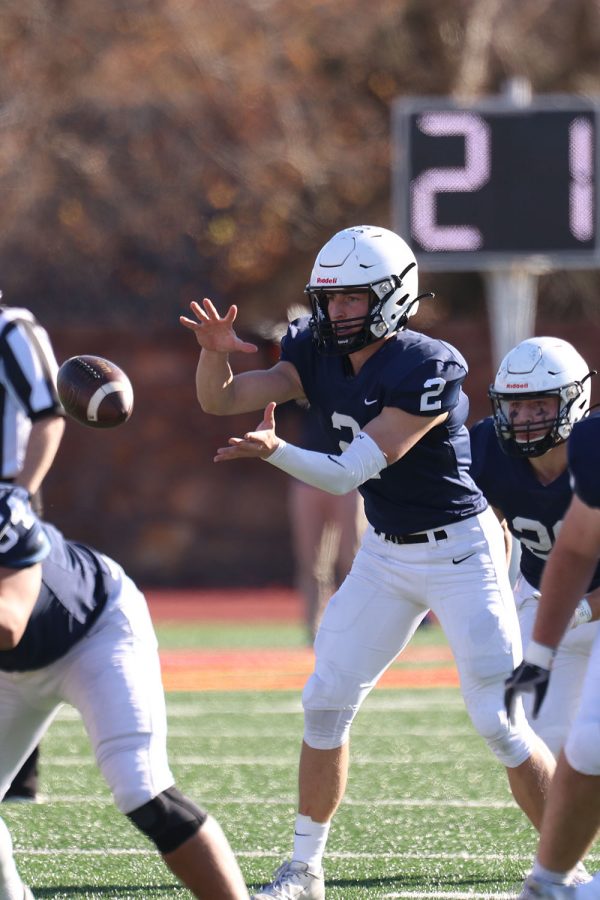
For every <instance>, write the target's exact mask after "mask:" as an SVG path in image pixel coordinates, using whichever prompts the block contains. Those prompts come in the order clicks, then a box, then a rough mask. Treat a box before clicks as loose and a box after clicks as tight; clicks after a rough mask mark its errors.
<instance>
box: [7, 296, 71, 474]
mask: <svg viewBox="0 0 600 900" xmlns="http://www.w3.org/2000/svg"><path fill="white" fill-rule="evenodd" d="M57 370H58V363H57V361H56V357H55V355H54V351H53V349H52V345H51V343H50V338H49V337H48V334H47V332H46V330H45V329H44V328H42V326H41V325H40V324H39V322H38V321H37V320H36V318H35V316H34V315H33V313H31V312H30V311H29V310H28V309H22V308H18V307H10V306H0V478H7V479H8V478H15V476H16V475H18V473H19V472H20V471H21V469H22V467H23V460H24V458H25V450H26V448H27V442H28V440H29V433H30V431H31V425H32V422H35V421H36V420H38V419H43V418H44V417H46V416H55V415H63V409H62V406H61V404H60V401H59V399H58V395H57V393H56V372H57Z"/></svg>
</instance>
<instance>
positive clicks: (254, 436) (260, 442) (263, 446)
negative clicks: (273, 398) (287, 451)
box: [214, 402, 282, 462]
mask: <svg viewBox="0 0 600 900" xmlns="http://www.w3.org/2000/svg"><path fill="white" fill-rule="evenodd" d="M275 406H276V404H275V403H273V402H271V403H267V405H266V407H265V412H264V415H263V419H262V422H260V423H259V424H258V425H257V426H256V430H255V431H248V432H246V434H245V435H244V436H243V437H241V438H237V437H231V438H229V441H228V443H229V446H228V447H219V449H218V450H217V453H216V456H215V457H214V462H227V461H228V460H231V459H267V458H268V457H269V456H270V455H271V453H273V451H274V450H276V449H277V447H278V446H279V444H280V443H282V442H281V438H278V437H277V435H276V434H275Z"/></svg>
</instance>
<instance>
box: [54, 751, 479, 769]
mask: <svg viewBox="0 0 600 900" xmlns="http://www.w3.org/2000/svg"><path fill="white" fill-rule="evenodd" d="M471 755H472V756H473V758H475V759H479V758H480V756H481V754H479V753H475V752H474V753H473V754H468V753H464V754H463V755H462V757H461V759H462V761H463V762H464V761H465V760H468V759H469V758H470V756H471ZM169 762H170V763H171V765H172V766H209V767H210V766H218V767H219V768H224V767H226V766H236V767H241V766H255V767H257V768H259V767H267V766H268V767H269V768H271V769H275V768H277V769H281V768H286V767H288V766H297V764H298V754H294V755H293V756H283V757H282V756H272V757H266V756H258V757H253V756H239V757H237V756H227V757H223V756H179V755H177V754H174V753H172V754H170V756H169ZM447 762H448V754H447V753H421V754H420V755H419V759H418V760H416V759H414V758H408V757H404V758H403V757H402V756H400V755H398V756H359V755H356V756H354V757H353V758H352V767H353V768H355V769H356V768H358V767H360V766H396V767H400V766H417V765H418V766H419V768H422V767H423V766H428V765H432V766H433V765H438V764H440V765H444V764H447ZM95 765H96V763H95V761H94V759H93V757H92V756H63V757H50V756H44V767H47V768H51V767H52V766H55V767H56V768H59V769H60V768H69V767H71V766H95Z"/></svg>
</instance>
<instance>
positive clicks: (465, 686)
mask: <svg viewBox="0 0 600 900" xmlns="http://www.w3.org/2000/svg"><path fill="white" fill-rule="evenodd" d="M306 292H307V294H308V297H309V300H310V303H311V309H312V315H311V316H310V317H306V318H302V319H298V320H296V321H295V322H293V323H291V324H290V327H289V329H288V332H287V334H286V336H285V337H284V339H283V341H282V351H281V359H280V360H279V362H277V363H276V364H275V365H274V366H273V367H272V368H270V369H268V370H261V371H247V372H243V373H240V374H238V375H234V374H233V372H232V370H231V368H230V365H229V353H231V352H234V351H241V352H247V353H251V352H253V351H254V350H255V349H256V348H255V347H254V345H253V344H250V343H248V342H245V341H243V340H241V339H240V338H239V337H238V336H237V335H236V333H235V331H234V327H233V326H234V322H235V318H236V314H237V309H236V307H235V306H232V307H230V309H229V310H228V312H227V313H226V314H225V316H223V317H221V316H220V315H219V313H218V312H217V310H216V309H215V307H214V305H213V304H212V303H211V301H210V300H208V299H205V300H204V302H203V305H200V304H198V303H192V305H191V309H192V312H193V314H194V318H193V319H192V318H186V317H182V318H181V322H182V324H183V325H184V326H185V327H187V328H189V329H191V330H192V331H193V332H194V334H195V336H196V339H197V341H198V343H199V344H200V346H201V352H200V359H199V362H198V368H197V375H196V387H197V394H198V400H199V402H200V405H201V406H202V408H203V409H204V410H205V411H206V412H209V413H213V414H217V415H229V414H233V413H241V412H249V411H251V410H257V409H261V410H262V409H264V414H263V419H262V421H261V423H260V424H259V426H258V427H257V429H256V430H255V431H253V432H250V433H248V434H246V435H244V436H243V437H241V438H237V437H235V438H231V439H230V441H229V445H228V446H227V447H223V448H220V449H219V450H218V451H217V454H216V457H215V459H216V461H217V462H219V463H221V462H225V461H228V460H232V459H239V458H253V457H254V458H257V457H258V458H261V459H265V460H267V462H269V463H271V464H273V465H275V466H277V467H279V468H281V469H283V470H284V471H286V472H288V473H289V474H291V475H293V476H294V477H296V478H299V479H300V480H302V481H305V482H307V483H308V484H313V485H316V486H317V487H319V488H322V489H324V490H327V491H330V492H331V493H340V494H343V493H346V492H348V491H351V490H353V489H354V488H356V487H359V489H360V492H361V494H362V496H363V498H364V502H365V512H366V516H367V520H368V522H369V526H368V528H367V530H366V533H365V535H364V538H363V541H362V544H361V547H360V549H359V551H358V553H357V555H356V558H355V560H354V564H353V566H352V569H351V571H350V573H349V574H348V576H347V577H346V579H345V580H344V582H343V584H342V585H341V587H340V588H339V590H338V591H337V592H336V593H335V594H334V596H333V597H332V599H331V600H330V601H329V604H328V606H327V608H326V610H325V613H324V615H323V618H322V620H321V623H320V626H319V630H318V633H317V637H316V641H315V656H316V661H315V670H314V673H313V674H312V675H311V677H310V678H309V680H308V682H307V684H306V686H305V688H304V692H303V698H302V699H303V707H304V740H303V744H302V751H301V756H300V775H299V789H300V798H299V812H298V815H297V818H296V827H295V835H294V848H293V855H292V859H291V861H289V862H286V863H284V864H283V865H282V866H281V867H280V869H279V870H278V871H277V873H276V875H275V878H274V880H273V882H272V884H270V885H267V886H266V887H265V888H263V889H262V891H259V893H258V894H256V895H255V896H256V897H271V898H278V900H285V898H292V897H293V898H297V900H322V898H323V897H324V896H325V888H324V876H323V871H322V857H323V854H324V849H325V844H326V840H327V834H328V830H329V826H330V822H331V819H332V816H333V815H334V813H335V810H336V808H337V806H338V804H339V803H340V801H341V799H342V796H343V794H344V790H345V786H346V778H347V770H348V752H349V751H348V739H349V732H350V726H351V724H352V720H353V719H354V716H355V715H356V713H357V712H358V709H359V707H360V705H361V703H362V702H363V701H364V699H365V698H366V696H367V695H368V694H369V692H370V691H371V690H372V688H373V687H374V686H375V684H376V683H377V681H378V679H379V678H380V676H381V675H382V673H383V672H384V671H385V670H386V669H387V667H388V666H389V665H390V664H391V663H392V662H393V660H394V659H395V658H396V657H397V656H398V654H399V653H400V652H401V651H402V649H403V648H404V647H405V646H406V644H407V643H408V641H409V640H410V638H411V637H412V635H413V634H414V632H415V630H416V628H417V627H418V625H419V623H420V622H421V620H422V619H423V618H424V617H425V616H426V614H427V612H428V610H429V609H431V610H433V612H434V613H435V615H436V616H437V618H438V620H439V621H440V623H441V625H442V627H443V629H444V631H445V633H446V635H447V638H448V641H449V643H450V645H451V647H452V650H453V653H454V658H455V660H456V665H457V668H458V671H459V675H460V682H461V691H462V694H463V697H464V700H465V703H466V706H467V709H468V711H469V714H470V716H471V719H472V721H473V723H474V725H475V727H476V729H477V730H478V732H479V733H480V734H481V735H482V736H483V738H484V739H485V740H486V741H487V743H488V745H489V747H490V749H491V750H492V752H493V753H494V754H495V755H496V756H497V758H498V759H499V760H500V762H501V763H502V764H503V765H504V766H505V767H506V769H507V772H508V778H509V782H510V786H511V788H512V791H513V794H514V796H515V798H516V800H517V802H518V803H519V804H520V805H521V807H522V808H523V810H524V811H525V813H526V814H527V815H528V816H529V818H530V820H531V821H532V822H533V823H534V825H536V826H539V824H540V822H541V816H542V809H543V800H544V796H545V791H546V789H547V785H548V783H549V780H550V778H551V774H552V772H553V769H554V760H553V757H552V755H551V754H550V751H549V750H548V749H547V747H546V746H545V745H544V744H543V742H541V741H540V740H539V738H538V737H537V736H536V735H535V733H534V732H533V730H532V729H531V727H530V726H529V724H528V723H527V720H526V717H525V714H524V712H523V708H522V705H521V704H520V705H519V709H518V712H517V721H516V724H515V725H514V726H511V725H510V724H509V722H508V719H507V717H506V713H505V710H504V708H503V684H504V679H505V678H506V677H507V675H508V674H509V673H510V671H512V669H513V667H514V665H515V664H516V663H517V662H518V661H519V660H520V658H521V642H520V634H519V623H518V619H517V614H516V610H515V606H514V602H513V599H512V593H511V589H510V584H509V579H508V570H507V566H506V559H505V555H504V543H503V536H502V529H501V528H500V525H499V523H498V520H497V519H496V517H495V516H494V514H493V512H492V511H491V509H489V508H488V506H487V503H486V501H485V499H484V497H483V495H482V494H481V491H480V490H479V489H478V488H477V486H476V485H475V483H474V482H473V480H472V479H471V476H470V475H469V466H470V462H471V457H470V447H469V434H468V431H467V429H466V427H465V420H466V418H467V413H468V401H467V398H466V397H465V395H464V394H463V392H462V383H463V381H464V378H465V375H466V373H467V365H466V363H465V361H464V359H463V357H462V356H461V355H460V353H458V351H457V350H455V349H454V347H451V346H450V345H449V344H446V343H444V342H443V341H438V340H433V339H432V338H429V337H427V336H426V335H424V334H420V333H418V332H416V331H411V330H408V329H407V328H406V324H407V321H408V318H409V317H410V316H411V315H413V314H414V313H415V312H416V310H417V306H418V302H419V299H420V297H419V295H418V279H417V264H416V260H415V257H414V255H413V253H412V251H411V250H410V248H409V247H408V246H407V244H406V243H405V242H404V241H403V240H402V238H400V237H399V236H398V235H396V234H394V233H393V232H390V231H387V230H386V229H383V228H377V227H374V226H360V227H356V228H348V229H345V230H344V231H341V232H339V233H338V234H336V235H334V237H333V238H332V239H331V240H330V241H329V242H328V243H327V244H326V245H325V246H324V247H323V248H322V250H321V251H320V252H319V254H318V257H317V260H316V263H315V266H314V268H313V271H312V274H311V277H310V282H309V284H308V286H307V288H306ZM292 399H301V400H308V402H309V403H310V405H311V407H312V408H313V409H314V410H316V411H317V412H318V414H319V415H320V417H321V421H322V423H323V427H324V428H325V429H326V431H327V433H328V434H329V435H330V439H331V441H332V444H333V446H334V447H335V448H336V452H330V453H317V452H314V451H310V450H304V449H301V448H299V447H295V446H292V445H290V444H286V443H285V442H283V441H282V440H281V439H280V438H279V437H278V436H277V435H276V434H275V430H274V409H275V404H276V403H283V402H285V401H286V400H292Z"/></svg>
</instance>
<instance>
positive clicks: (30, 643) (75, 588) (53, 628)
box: [0, 522, 119, 672]
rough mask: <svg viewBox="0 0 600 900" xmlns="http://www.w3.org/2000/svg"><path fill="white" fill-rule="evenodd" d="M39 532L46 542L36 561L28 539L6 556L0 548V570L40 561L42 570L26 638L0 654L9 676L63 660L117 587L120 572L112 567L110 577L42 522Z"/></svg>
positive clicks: (98, 559) (99, 561)
mask: <svg viewBox="0 0 600 900" xmlns="http://www.w3.org/2000/svg"><path fill="white" fill-rule="evenodd" d="M38 524H39V523H38ZM39 527H40V528H41V530H42V531H43V536H44V538H45V540H44V541H43V544H42V549H41V550H40V552H38V553H37V557H36V556H34V555H32V553H31V547H30V546H28V545H27V543H28V541H27V537H28V536H24V537H22V538H19V542H18V543H17V544H16V545H12V546H11V547H10V550H9V551H7V552H6V553H3V552H2V547H0V566H3V567H5V568H9V569H10V568H14V569H20V568H23V567H24V566H27V565H32V564H34V563H35V562H36V561H38V562H40V563H41V567H42V585H41V588H40V593H39V596H38V598H37V601H36V603H35V606H34V608H33V611H32V613H31V617H30V619H29V622H28V623H27V628H26V629H25V633H24V635H23V637H22V638H21V640H20V641H19V643H18V645H17V646H16V647H15V648H14V650H4V651H0V669H2V670H4V671H7V672H13V671H16V672H28V671H31V670H33V669H40V668H42V666H47V665H49V664H50V663H52V662H54V661H55V660H57V659H59V658H60V657H61V656H64V655H65V653H66V652H67V651H68V650H70V649H71V647H73V646H74V644H76V643H77V642H78V641H79V640H81V638H82V637H83V636H84V635H85V634H86V632H87V631H88V630H89V629H90V627H91V626H92V625H93V623H94V622H95V621H96V619H97V618H98V616H99V614H100V612H101V611H102V609H103V608H104V606H105V604H106V600H107V597H108V596H109V594H110V593H111V591H112V590H114V588H115V585H116V581H115V575H116V573H117V572H118V571H119V570H118V569H117V568H116V567H115V574H112V573H111V570H110V568H109V565H108V564H107V561H106V560H105V558H104V557H102V556H101V555H100V554H99V553H97V552H95V551H94V550H92V549H91V548H89V547H86V546H84V545H83V544H77V543H74V542H73V541H67V540H65V538H64V537H63V536H62V534H61V533H60V531H58V530H57V529H56V528H54V527H53V526H52V525H49V524H48V523H46V522H44V523H41V524H39ZM29 534H30V533H28V535H29ZM21 545H22V551H23V553H22V554H21V553H20V550H21ZM40 557H42V558H41V559H40Z"/></svg>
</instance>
